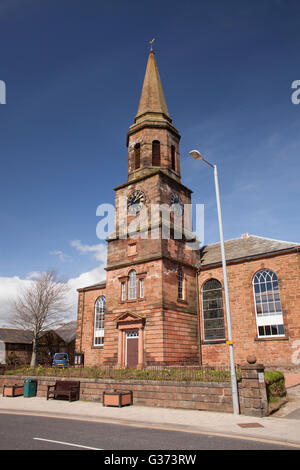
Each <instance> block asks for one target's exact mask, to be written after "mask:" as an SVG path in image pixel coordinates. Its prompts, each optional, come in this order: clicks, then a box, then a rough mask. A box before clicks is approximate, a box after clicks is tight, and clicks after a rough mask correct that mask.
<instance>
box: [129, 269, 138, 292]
mask: <svg viewBox="0 0 300 470" xmlns="http://www.w3.org/2000/svg"><path fill="white" fill-rule="evenodd" d="M136 298H137V275H136V270H135V269H132V270H131V271H130V273H129V279H128V300H135V299H136Z"/></svg>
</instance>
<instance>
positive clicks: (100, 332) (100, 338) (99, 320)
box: [94, 295, 105, 346]
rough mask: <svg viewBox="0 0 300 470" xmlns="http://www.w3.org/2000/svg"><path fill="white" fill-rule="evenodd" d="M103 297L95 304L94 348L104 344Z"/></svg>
mask: <svg viewBox="0 0 300 470" xmlns="http://www.w3.org/2000/svg"><path fill="white" fill-rule="evenodd" d="M104 316H105V297H104V295H102V296H101V297H98V299H97V300H96V303H95V324H94V346H102V345H103V344H104Z"/></svg>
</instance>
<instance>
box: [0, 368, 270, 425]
mask: <svg viewBox="0 0 300 470" xmlns="http://www.w3.org/2000/svg"><path fill="white" fill-rule="evenodd" d="M241 372H242V380H241V381H240V382H239V383H238V394H239V403H240V412H241V413H242V414H245V415H247V416H258V417H262V416H267V415H268V414H269V407H268V401H267V394H266V384H265V380H264V367H263V365H261V364H246V365H244V366H242V367H241ZM25 378H26V377H25V376H23V377H20V376H18V375H15V376H13V375H10V376H8V375H6V376H5V375H2V376H0V390H1V391H2V390H3V387H4V385H15V384H16V385H22V384H23V383H24V379H25ZM35 378H36V380H37V382H38V384H37V396H39V397H45V398H46V395H47V387H48V385H54V384H55V381H56V380H80V399H81V400H87V401H96V402H101V403H102V397H103V392H104V391H112V390H121V391H122V390H124V391H125V390H126V391H132V392H133V404H134V405H141V406H157V407H162V408H184V409H191V410H206V411H221V412H227V413H231V412H232V411H233V408H232V392H231V384H230V383H229V382H221V383H219V382H175V381H169V380H168V381H167V380H166V381H160V380H129V379H128V380H112V379H86V378H78V379H75V378H61V377H59V378H56V377H41V376H38V377H35Z"/></svg>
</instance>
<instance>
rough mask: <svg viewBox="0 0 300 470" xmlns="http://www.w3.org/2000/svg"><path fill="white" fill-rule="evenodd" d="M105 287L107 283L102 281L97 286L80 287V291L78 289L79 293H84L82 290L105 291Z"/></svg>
mask: <svg viewBox="0 0 300 470" xmlns="http://www.w3.org/2000/svg"><path fill="white" fill-rule="evenodd" d="M104 287H106V281H100V282H97V283H96V284H92V285H91V286H86V287H80V288H79V289H77V291H79V292H80V291H82V290H88V289H97V288H99V289H103V288H104Z"/></svg>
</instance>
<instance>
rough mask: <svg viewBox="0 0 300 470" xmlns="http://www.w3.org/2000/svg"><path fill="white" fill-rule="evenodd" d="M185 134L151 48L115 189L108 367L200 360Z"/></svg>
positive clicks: (105, 354) (105, 355) (105, 352)
mask: <svg viewBox="0 0 300 470" xmlns="http://www.w3.org/2000/svg"><path fill="white" fill-rule="evenodd" d="M179 141H180V135H179V132H178V130H177V129H176V127H175V126H174V125H173V123H172V119H171V118H170V115H169V111H168V108H167V104H166V100H165V96H164V92H163V88H162V84H161V80H160V76H159V72H158V68H157V63H156V59H155V54H154V51H153V50H152V48H151V50H150V53H149V57H148V62H147V67H146V72H145V78H144V83H143V88H142V93H141V97H140V101H139V106H138V111H137V115H136V117H135V120H134V123H133V124H132V125H131V126H130V127H129V131H128V134H127V147H128V176H127V182H126V183H124V184H121V185H119V186H117V187H116V188H115V208H116V222H115V231H114V233H113V234H111V235H110V237H109V238H108V256H107V268H106V271H107V278H106V313H105V326H104V330H105V339H104V344H103V355H102V361H103V364H104V365H105V364H106V365H109V366H118V367H144V366H147V365H172V364H174V365H175V364H181V365H182V364H195V363H198V361H199V348H198V344H199V334H198V333H199V332H198V313H197V287H196V266H197V264H198V263H199V250H198V249H193V248H195V246H194V245H193V248H191V244H190V242H191V239H192V238H191V237H192V236H193V235H192V223H191V216H190V213H191V212H190V208H191V190H189V189H188V188H187V187H185V186H184V185H183V184H182V183H181V177H180V156H179Z"/></svg>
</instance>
